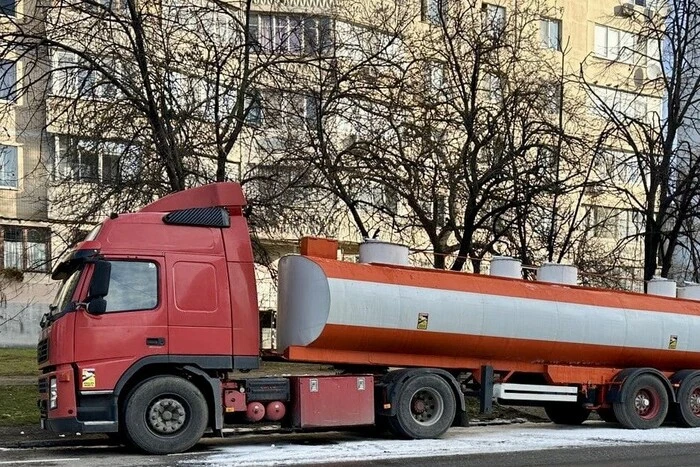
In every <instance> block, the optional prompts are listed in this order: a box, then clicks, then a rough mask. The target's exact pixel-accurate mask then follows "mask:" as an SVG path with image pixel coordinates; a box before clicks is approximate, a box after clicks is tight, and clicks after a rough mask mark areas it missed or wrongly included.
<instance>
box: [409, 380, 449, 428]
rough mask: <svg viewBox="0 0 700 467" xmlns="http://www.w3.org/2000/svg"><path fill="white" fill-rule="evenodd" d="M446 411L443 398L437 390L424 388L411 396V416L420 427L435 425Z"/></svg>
mask: <svg viewBox="0 0 700 467" xmlns="http://www.w3.org/2000/svg"><path fill="white" fill-rule="evenodd" d="M444 411H445V404H444V402H443V400H442V396H441V395H440V393H438V392H437V391H436V390H435V389H432V388H422V389H419V390H417V391H416V392H414V393H413V396H411V415H412V416H413V419H414V420H415V421H416V422H417V423H418V424H419V425H423V426H430V425H434V424H435V423H437V422H438V420H440V418H441V417H442V414H443V412H444Z"/></svg>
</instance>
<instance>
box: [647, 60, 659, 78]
mask: <svg viewBox="0 0 700 467" xmlns="http://www.w3.org/2000/svg"><path fill="white" fill-rule="evenodd" d="M661 72H662V70H661V67H660V66H659V64H658V63H649V64H648V65H647V76H648V77H649V79H656V78H658V77H659V76H661Z"/></svg>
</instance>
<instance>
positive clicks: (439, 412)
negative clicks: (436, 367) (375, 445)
mask: <svg viewBox="0 0 700 467" xmlns="http://www.w3.org/2000/svg"><path fill="white" fill-rule="evenodd" d="M456 405H457V404H456V402H455V396H454V393H453V392H452V389H451V388H450V386H449V385H448V384H447V382H446V381H445V380H444V379H442V378H441V377H439V376H437V375H433V374H424V375H420V376H415V377H413V378H411V379H409V380H408V381H407V382H406V384H405V385H404V386H403V387H402V388H401V393H400V394H399V395H398V397H397V407H396V415H395V416H393V417H391V418H390V419H389V425H390V427H391V428H392V431H394V432H396V433H397V434H399V435H402V436H405V437H407V438H411V439H420V438H437V437H438V436H441V435H442V434H443V433H445V432H446V431H447V429H448V428H449V427H450V426H451V425H452V421H453V420H454V418H455V413H456V412H455V411H456Z"/></svg>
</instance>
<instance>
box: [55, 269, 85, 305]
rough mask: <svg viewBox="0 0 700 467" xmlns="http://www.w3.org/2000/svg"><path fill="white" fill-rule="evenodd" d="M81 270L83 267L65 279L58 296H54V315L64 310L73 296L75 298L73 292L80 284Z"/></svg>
mask: <svg viewBox="0 0 700 467" xmlns="http://www.w3.org/2000/svg"><path fill="white" fill-rule="evenodd" d="M81 272H82V269H78V270H77V271H74V272H73V274H71V275H70V276H68V278H67V279H66V280H64V281H63V285H61V288H60V290H59V291H58V293H57V294H56V298H54V301H53V303H52V304H51V315H52V316H53V315H57V314H58V313H61V312H62V311H64V310H65V309H66V307H67V306H68V304H69V303H70V301H71V298H73V293H74V292H75V287H76V286H77V285H78V280H79V279H80V274H81Z"/></svg>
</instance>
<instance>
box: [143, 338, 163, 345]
mask: <svg viewBox="0 0 700 467" xmlns="http://www.w3.org/2000/svg"><path fill="white" fill-rule="evenodd" d="M146 345H150V346H155V347H163V346H164V345H165V337H147V338H146Z"/></svg>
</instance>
